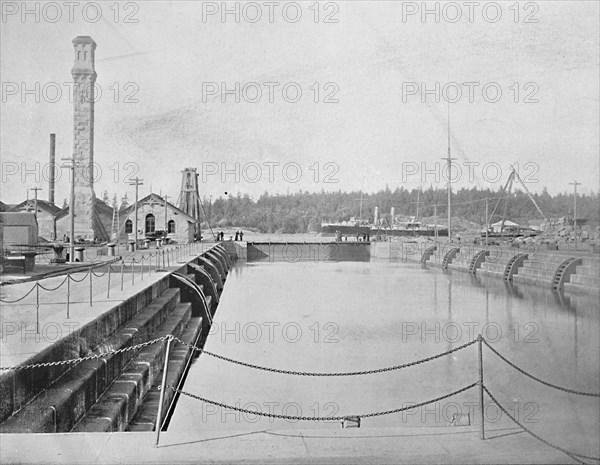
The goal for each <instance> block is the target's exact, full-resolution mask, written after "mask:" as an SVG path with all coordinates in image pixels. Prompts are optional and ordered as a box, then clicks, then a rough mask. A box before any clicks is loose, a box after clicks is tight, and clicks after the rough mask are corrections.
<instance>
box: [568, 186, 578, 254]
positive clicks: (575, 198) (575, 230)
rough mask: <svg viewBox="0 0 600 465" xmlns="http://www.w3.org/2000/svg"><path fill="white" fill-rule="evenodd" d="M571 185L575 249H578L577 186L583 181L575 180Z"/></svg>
mask: <svg viewBox="0 0 600 465" xmlns="http://www.w3.org/2000/svg"><path fill="white" fill-rule="evenodd" d="M569 185H570V186H573V230H574V232H575V250H577V186H581V183H580V182H577V181H573V182H570V183H569Z"/></svg>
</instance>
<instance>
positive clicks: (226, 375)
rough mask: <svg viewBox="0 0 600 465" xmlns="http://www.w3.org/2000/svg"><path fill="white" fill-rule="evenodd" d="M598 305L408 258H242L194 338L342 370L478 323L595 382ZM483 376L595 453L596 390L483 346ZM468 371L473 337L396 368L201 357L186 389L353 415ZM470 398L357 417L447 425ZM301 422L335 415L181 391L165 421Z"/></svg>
mask: <svg viewBox="0 0 600 465" xmlns="http://www.w3.org/2000/svg"><path fill="white" fill-rule="evenodd" d="M599 310H600V309H599V303H598V302H597V300H595V299H594V298H584V297H579V298H571V299H570V301H569V302H565V301H563V302H561V301H560V300H559V299H557V298H555V297H554V296H553V294H552V293H550V292H546V291H540V290H536V289H514V288H513V289H510V288H506V287H505V286H504V285H503V283H502V282H500V281H497V280H494V279H490V280H488V281H486V282H483V281H481V280H478V279H473V278H471V277H470V276H469V275H467V274H466V273H460V272H456V273H444V272H442V271H441V270H439V269H437V268H435V269H423V268H421V267H420V266H419V265H413V264H406V263H386V262H369V263H353V262H345V263H293V264H292V263H255V264H252V263H243V264H239V265H236V266H235V267H234V269H232V271H231V273H230V275H229V277H228V280H227V283H226V286H225V291H224V293H223V296H222V299H221V303H220V305H219V309H218V312H217V314H216V316H215V321H214V325H213V329H212V330H211V335H210V336H209V338H208V341H207V343H206V346H205V348H206V349H207V350H210V351H213V352H215V353H218V354H221V355H225V356H228V357H231V358H234V359H237V360H243V361H248V362H251V363H255V364H258V365H265V366H270V367H276V368H282V369H289V370H298V371H324V372H331V371H348V370H361V369H373V368H379V367H385V366H390V365H396V364H401V363H406V362H410V361H413V360H417V359H420V358H423V357H427V356H430V355H434V354H437V353H440V352H444V351H446V350H448V349H451V348H453V347H456V346H458V345H461V344H464V343H466V342H468V341H470V340H472V339H473V338H475V337H476V335H477V334H478V333H479V332H480V331H482V330H483V331H484V336H485V337H487V338H488V340H490V341H493V342H492V343H493V346H494V347H495V348H496V349H497V350H499V351H501V352H502V353H503V354H504V355H505V356H507V357H508V358H509V359H511V360H513V361H514V362H515V363H517V364H518V365H520V366H521V367H523V368H525V369H527V370H528V371H530V372H532V373H533V374H535V375H537V376H538V377H541V378H543V379H545V380H548V381H550V382H552V383H555V384H559V385H563V386H566V387H572V388H574V389H579V390H586V391H594V392H598V391H599V390H600V379H599V378H600V376H599V366H600V357H599V352H600V344H599V337H600V336H599V334H600V331H599V323H598V320H599V318H598V315H599ZM484 350H485V349H484ZM484 376H485V383H486V385H487V386H488V388H489V389H490V390H491V391H492V392H493V393H494V394H495V395H496V396H497V398H498V400H500V401H502V402H503V403H504V404H505V405H506V407H507V408H510V409H511V412H512V413H513V414H515V415H518V416H519V418H520V420H522V421H526V422H527V426H529V427H530V428H532V429H533V430H534V431H536V432H538V433H540V434H545V435H546V436H545V437H548V439H551V440H556V441H558V442H559V443H560V441H561V440H563V441H564V436H563V434H564V433H563V430H567V431H569V432H570V434H576V435H577V436H579V437H581V438H585V439H584V441H586V442H585V444H587V445H589V446H591V447H595V450H597V449H598V439H597V438H598V424H599V402H598V400H597V399H594V398H588V397H579V396H573V395H568V394H565V393H561V392H557V391H554V390H552V389H550V388H547V387H545V386H542V385H539V384H537V383H535V382H533V381H531V380H528V379H527V378H524V377H523V376H522V375H521V374H519V373H518V372H516V371H515V370H513V369H512V368H510V367H509V366H507V365H505V364H504V362H502V361H500V360H498V359H497V358H496V356H495V355H493V354H492V353H491V352H489V351H485V352H484ZM477 377H478V369H477V346H476V345H473V346H470V347H468V348H466V349H464V350H462V351H460V352H455V353H453V354H451V355H449V356H446V357H443V358H440V359H437V360H435V361H432V362H429V363H426V364H423V365H419V366H416V367H411V368H407V369H404V370H401V371H394V372H388V373H383V374H375V375H368V376H356V377H343V378H314V377H310V378H308V377H297V376H287V375H280V374H275V373H267V372H261V371H257V370H253V369H249V368H245V367H241V366H235V365H232V364H229V363H227V362H223V361H219V360H216V359H214V358H212V357H209V356H206V355H203V356H201V357H200V358H199V359H197V360H196V362H195V364H194V365H193V367H192V369H191V371H190V374H189V376H188V378H187V381H186V384H185V387H184V390H186V391H189V392H192V393H194V394H197V395H199V396H202V397H206V398H208V399H211V400H215V401H219V402H222V403H226V404H230V405H238V406H240V407H245V408H247V409H250V410H260V411H262V412H269V411H270V412H272V413H276V414H288V415H305V416H312V415H315V414H318V415H351V414H361V413H368V412H375V411H382V410H388V409H393V408H397V407H401V406H403V405H407V403H409V402H413V403H417V402H421V401H424V400H427V399H430V398H434V397H438V396H440V395H443V394H446V393H448V392H450V391H453V390H456V389H458V388H460V387H462V386H464V385H466V384H470V383H472V382H474V381H476V380H477ZM477 400H478V391H477V389H473V390H470V391H468V392H466V393H463V394H461V395H459V396H457V397H455V398H451V399H447V400H444V401H441V402H439V403H438V404H436V405H435V406H433V407H431V409H432V410H431V411H429V413H427V412H428V411H425V410H423V409H421V410H418V411H416V412H412V414H410V415H408V414H405V415H402V414H397V415H389V416H383V417H377V418H369V419H365V420H364V421H363V425H364V426H370V427H381V426H419V425H427V426H434V425H440V426H446V424H447V422H448V421H449V420H450V419H451V417H452V414H453V413H455V412H458V411H459V410H460V412H461V413H463V414H465V415H466V414H467V413H468V412H472V407H471V405H472V404H471V402H477ZM488 401H489V400H488ZM486 402H487V401H486ZM477 415H479V414H478V413H477ZM486 417H487V418H488V420H489V421H490V422H491V423H493V424H495V425H498V426H500V425H503V426H508V425H510V424H511V423H510V421H509V420H508V419H507V418H506V417H505V416H502V415H500V413H499V412H498V411H497V410H496V409H495V408H493V406H492V407H490V408H489V410H488V412H487V414H486ZM300 427H301V428H304V429H306V428H314V429H323V428H325V429H327V428H339V425H338V424H337V423H336V424H332V423H315V422H291V421H286V420H271V419H264V418H263V419H257V418H256V417H254V416H251V415H247V414H234V413H232V412H229V411H225V410H222V411H221V410H217V409H216V408H213V407H212V406H207V405H205V404H204V403H202V402H199V401H197V400H193V399H190V398H188V397H185V396H182V397H181V398H180V400H179V403H178V406H177V408H176V411H175V414H174V416H173V418H172V421H171V423H170V426H169V431H183V430H186V431H188V430H193V429H198V430H206V429H207V428H208V429H210V430H220V431H223V430H228V431H240V430H241V431H252V430H265V429H269V430H278V429H290V428H300ZM562 444H563V445H567V444H565V443H564V442H563V443H562Z"/></svg>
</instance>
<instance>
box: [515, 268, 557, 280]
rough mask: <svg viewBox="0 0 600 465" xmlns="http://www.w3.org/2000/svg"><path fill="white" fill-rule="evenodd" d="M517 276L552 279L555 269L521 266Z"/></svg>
mask: <svg viewBox="0 0 600 465" xmlns="http://www.w3.org/2000/svg"><path fill="white" fill-rule="evenodd" d="M515 276H531V277H537V278H543V279H550V280H552V278H554V271H550V270H540V269H537V268H525V267H521V268H519V269H518V270H517V273H516V274H515Z"/></svg>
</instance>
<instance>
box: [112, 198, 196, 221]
mask: <svg viewBox="0 0 600 465" xmlns="http://www.w3.org/2000/svg"><path fill="white" fill-rule="evenodd" d="M164 202H165V199H163V198H162V197H161V196H160V195H158V194H154V193H152V194H149V195H147V196H146V197H144V198H142V199H140V200H138V207H139V206H141V205H145V204H152V203H155V204H161V205H160V206H161V207H164V205H165V204H164ZM167 205H168V206H169V208H170V209H172V210H173V211H174V212H175V213H176V214H178V215H182V216H183V217H185V219H187V220H188V221H189V222H191V223H195V222H196V221H197V220H196V219H195V218H194V217H193V216H190V215H188V214H187V213H186V212H184V211H183V210H181V209H180V208H177V207H176V206H175V205H173V204H172V203H171V202H168V201H167ZM134 210H135V202H134V203H133V204H132V205H129V206H128V207H127V208H124V209H123V210H121V211H120V212H119V217H120V219H125V218H127V217H128V216H129V215H131V214H132V213H133V212H134Z"/></svg>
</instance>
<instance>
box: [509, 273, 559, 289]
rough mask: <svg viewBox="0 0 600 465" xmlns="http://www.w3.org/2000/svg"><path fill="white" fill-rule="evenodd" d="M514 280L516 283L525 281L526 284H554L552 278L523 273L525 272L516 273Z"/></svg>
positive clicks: (548, 285)
mask: <svg viewBox="0 0 600 465" xmlns="http://www.w3.org/2000/svg"><path fill="white" fill-rule="evenodd" d="M513 281H514V282H515V283H525V284H535V285H538V286H539V285H541V286H547V287H548V288H549V287H550V285H551V284H552V278H547V277H543V276H535V275H523V274H515V275H514V276H513Z"/></svg>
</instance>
